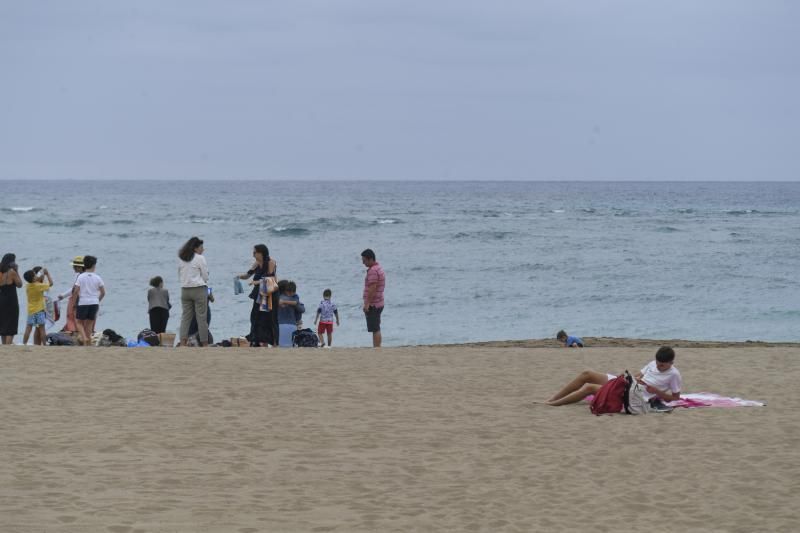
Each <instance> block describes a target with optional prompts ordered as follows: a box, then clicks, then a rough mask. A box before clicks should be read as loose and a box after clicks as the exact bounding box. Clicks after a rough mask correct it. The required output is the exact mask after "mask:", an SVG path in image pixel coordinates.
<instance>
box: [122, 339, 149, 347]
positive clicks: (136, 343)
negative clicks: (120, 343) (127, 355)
mask: <svg viewBox="0 0 800 533" xmlns="http://www.w3.org/2000/svg"><path fill="white" fill-rule="evenodd" d="M127 346H128V348H150V345H149V344H147V342H146V341H143V340H141V341H140V340H137V339H128V344H127Z"/></svg>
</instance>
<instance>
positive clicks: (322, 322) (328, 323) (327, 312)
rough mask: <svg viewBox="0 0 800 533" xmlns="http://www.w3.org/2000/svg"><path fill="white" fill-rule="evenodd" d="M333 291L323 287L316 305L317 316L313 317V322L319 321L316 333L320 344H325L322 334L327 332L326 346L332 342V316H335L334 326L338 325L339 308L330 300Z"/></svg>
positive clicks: (329, 345)
mask: <svg viewBox="0 0 800 533" xmlns="http://www.w3.org/2000/svg"><path fill="white" fill-rule="evenodd" d="M332 294H333V293H332V292H331V290H330V289H325V290H324V291H323V292H322V301H321V302H320V303H319V307H317V316H316V317H314V324H316V323H317V322H319V326H318V327H317V335H319V342H320V346H325V341H324V340H322V334H323V333H327V334H328V348H330V347H331V342H333V318H334V317H336V327H339V310H338V309H337V308H336V304H335V303H333V302H332V301H331V295H332Z"/></svg>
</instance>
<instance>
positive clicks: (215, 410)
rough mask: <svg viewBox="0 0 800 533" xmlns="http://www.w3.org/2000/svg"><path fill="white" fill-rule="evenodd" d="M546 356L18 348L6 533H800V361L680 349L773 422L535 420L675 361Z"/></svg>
mask: <svg viewBox="0 0 800 533" xmlns="http://www.w3.org/2000/svg"><path fill="white" fill-rule="evenodd" d="M586 340H587V342H589V339H586ZM547 342H548V341H510V342H508V343H487V344H473V345H462V346H429V347H408V348H392V349H382V350H379V351H373V350H369V349H344V348H342V349H333V350H310V349H305V350H300V349H298V350H288V351H281V350H274V349H273V350H251V349H240V348H210V349H167V348H152V349H125V348H78V347H74V348H73V347H47V348H33V347H27V348H26V347H19V346H14V347H5V346H4V347H1V348H0V413H1V415H2V416H0V424H2V430H0V531H2V532H4V533H6V532H17V531H19V532H43V531H47V532H49V531H65V532H75V533H78V532H81V533H84V532H95V531H97V532H109V533H133V532H151V531H153V532H187V533H189V532H226V533H228V532H236V533H248V532H255V531H346V532H350V531H443V530H458V531H465V530H466V531H548V532H549V531H587V530H594V531H609V532H611V531H642V530H649V531H696V532H706V531H742V532H745V531H747V532H751V531H786V532H789V531H796V530H797V525H798V523H800V511H799V510H798V505H797V503H798V501H799V500H798V494H800V400H799V399H798V395H797V394H796V391H795V389H796V387H795V385H796V383H797V382H798V379H800V347H799V346H798V345H788V344H784V345H762V344H755V343H741V344H737V343H722V344H718V343H689V342H686V341H675V343H674V344H675V345H676V346H678V347H679V348H678V350H677V352H678V358H677V361H676V364H677V366H678V368H680V370H681V372H682V374H683V377H684V384H685V392H717V393H720V394H724V395H728V396H740V397H744V398H748V399H753V400H761V401H765V402H767V406H766V407H761V408H739V409H694V410H676V412H674V413H672V414H667V415H663V414H653V415H647V416H645V417H630V416H622V415H619V416H604V417H595V416H592V415H591V414H590V413H589V409H588V406H587V405H585V404H578V405H574V406H567V407H559V408H554V407H548V406H546V405H541V404H536V403H534V401H542V400H544V399H546V398H547V397H548V396H550V395H551V394H552V393H553V392H554V391H555V390H556V389H557V388H558V387H559V386H561V385H562V384H563V383H564V382H565V381H567V380H568V379H570V378H572V377H573V376H574V375H575V374H576V373H577V372H579V371H580V370H582V369H584V368H592V369H596V370H599V371H609V372H619V371H621V370H623V369H625V368H627V369H630V370H638V369H639V368H641V367H642V366H644V364H646V363H647V362H648V361H650V360H651V359H652V357H653V354H654V352H655V349H656V347H657V346H658V345H660V342H661V341H636V340H626V339H606V340H605V341H603V340H601V339H593V340H592V344H593V347H591V348H585V349H583V350H567V349H558V348H552V347H547ZM550 346H552V344H550Z"/></svg>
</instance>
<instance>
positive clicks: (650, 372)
mask: <svg viewBox="0 0 800 533" xmlns="http://www.w3.org/2000/svg"><path fill="white" fill-rule="evenodd" d="M641 372H642V380H643V381H644V382H645V383H647V384H648V385H652V386H653V387H655V388H657V389H659V390H667V391H670V392H673V393H674V392H680V391H681V387H682V386H683V380H682V379H681V373H680V372H679V371H678V369H677V368H675V365H673V366H671V367H670V368H669V370H667V371H666V372H659V371H658V367H656V362H655V361H650V363H648V365H647V366H646V367H644V368H643V369H642V370H641ZM654 396H655V394H652V393H650V392H647V390H644V399H645V400H649V399H650V398H652V397H654Z"/></svg>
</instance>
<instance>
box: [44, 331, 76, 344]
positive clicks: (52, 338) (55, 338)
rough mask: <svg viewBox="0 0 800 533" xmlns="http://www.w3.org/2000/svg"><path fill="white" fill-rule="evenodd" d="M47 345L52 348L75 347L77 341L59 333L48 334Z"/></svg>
mask: <svg viewBox="0 0 800 533" xmlns="http://www.w3.org/2000/svg"><path fill="white" fill-rule="evenodd" d="M47 344H48V345H50V346H74V345H75V341H74V340H73V339H72V336H71V335H69V334H67V333H62V332H60V331H59V332H58V333H48V334H47Z"/></svg>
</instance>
